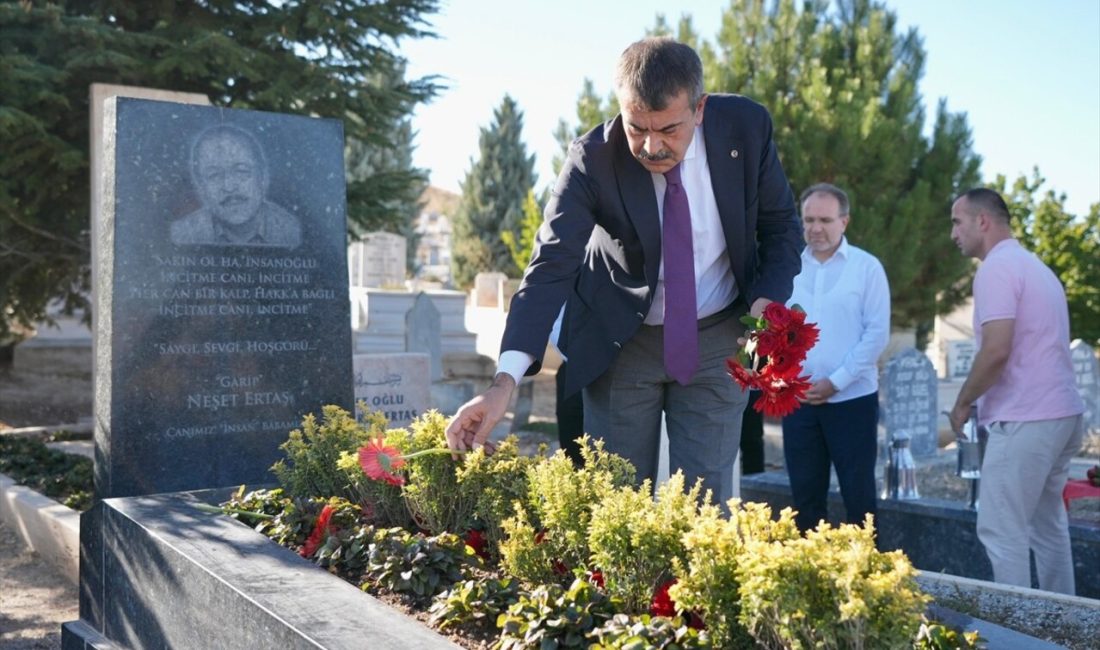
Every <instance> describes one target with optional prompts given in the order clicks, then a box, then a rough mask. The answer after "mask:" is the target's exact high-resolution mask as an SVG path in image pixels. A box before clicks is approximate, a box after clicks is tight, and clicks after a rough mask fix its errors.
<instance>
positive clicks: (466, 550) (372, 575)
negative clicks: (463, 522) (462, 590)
mask: <svg viewBox="0 0 1100 650" xmlns="http://www.w3.org/2000/svg"><path fill="white" fill-rule="evenodd" d="M477 564H478V560H477V556H476V555H474V552H473V550H471V549H470V547H468V546H466V543H465V542H464V541H462V539H461V538H459V537H458V536H457V535H453V534H451V533H444V534H442V535H437V536H435V537H424V536H422V535H413V534H410V533H409V532H408V531H405V530H402V529H400V528H391V529H389V530H385V531H379V532H378V534H377V536H376V537H375V541H374V542H373V543H371V545H370V547H369V549H368V551H367V568H366V573H365V574H364V577H365V578H367V582H365V583H364V584H363V585H362V587H363V588H364V589H367V588H370V587H382V588H385V589H388V590H389V591H392V592H395V593H399V594H404V595H405V596H408V597H409V598H411V599H412V600H413V601H414V602H417V603H427V602H428V601H430V600H431V598H432V597H433V596H435V595H436V594H438V593H440V592H442V591H445V590H447V589H450V588H451V586H452V585H453V584H454V583H456V582H460V581H462V580H465V579H466V578H467V576H466V575H465V573H464V569H466V568H467V567H471V566H476V565H477Z"/></svg>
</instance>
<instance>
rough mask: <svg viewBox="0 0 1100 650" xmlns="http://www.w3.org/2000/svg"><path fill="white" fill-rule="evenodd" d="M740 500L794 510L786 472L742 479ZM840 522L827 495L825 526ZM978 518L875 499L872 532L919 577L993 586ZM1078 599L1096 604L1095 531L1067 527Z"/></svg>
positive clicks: (1099, 589)
mask: <svg viewBox="0 0 1100 650" xmlns="http://www.w3.org/2000/svg"><path fill="white" fill-rule="evenodd" d="M741 498H742V499H743V500H745V501H756V502H760V503H767V504H768V505H770V506H771V507H772V510H773V511H778V510H781V509H783V508H787V507H793V504H792V502H791V488H790V483H789V481H788V479H787V473H786V472H765V473H763V474H753V475H751V476H744V477H742V478H741ZM843 520H844V503H843V501H842V500H841V498H840V492H838V491H837V490H835V489H831V490H829V521H830V523H832V524H833V525H837V524H838V523H840V522H842V521H843ZM976 520H977V512H976V511H974V510H970V509H969V508H967V507H966V504H964V503H958V502H954V501H945V500H943V499H916V500H912V501H898V500H890V499H879V501H878V514H877V515H876V517H875V529H876V533H877V538H878V546H879V548H881V549H887V550H891V549H899V550H901V551H904V552H905V555H906V556H907V557H908V558H909V560H910V561H911V562H912V563H913V566H915V567H917V568H918V569H921V570H922V571H930V572H934V573H948V574H951V575H954V576H962V577H964V578H975V579H977V580H992V579H993V569H992V567H991V566H990V564H989V558H988V556H986V554H985V549H984V548H983V547H982V544H981V542H980V541H978V536H977V533H976V530H975V522H976ZM1069 534H1070V540H1071V544H1072V547H1073V564H1074V573H1075V580H1076V583H1077V595H1078V596H1084V597H1086V598H1100V525H1095V524H1094V525H1090V524H1088V523H1087V522H1082V523H1077V522H1070V526H1069Z"/></svg>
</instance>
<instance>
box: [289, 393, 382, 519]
mask: <svg viewBox="0 0 1100 650" xmlns="http://www.w3.org/2000/svg"><path fill="white" fill-rule="evenodd" d="M321 413H322V422H321V424H318V423H317V419H316V417H314V415H313V414H312V413H310V414H308V415H306V416H305V417H304V418H303V419H302V427H301V428H300V429H295V430H294V431H291V432H290V437H289V438H288V439H287V441H286V442H284V443H283V444H282V445H280V446H279V449H282V450H283V451H284V452H285V453H286V458H285V459H282V460H279V461H278V462H276V463H275V465H273V466H272V468H271V470H272V471H273V472H274V473H275V477H276V478H278V479H279V483H280V485H282V487H283V489H284V490H286V492H287V494H288V495H289V496H291V497H298V498H309V497H316V498H322V499H327V498H328V497H334V496H335V497H342V498H344V499H347V500H349V501H358V499H359V498H360V497H361V495H360V494H358V493H356V491H355V490H353V489H352V486H351V480H350V478H349V473H348V470H347V469H346V468H342V467H340V466H338V465H337V461H339V460H340V455H341V454H342V453H355V452H356V451H357V450H358V449H359V447H362V446H363V445H365V444H366V443H367V442H368V441H369V440H371V439H372V438H376V437H378V436H380V435H382V434H383V432H384V431H385V425H386V420H385V418H384V417H383V416H381V414H371V415H368V419H367V425H366V426H364V425H363V424H360V423H359V422H356V420H355V418H354V417H353V416H352V415H351V414H350V413H348V412H347V411H345V410H344V409H342V408H340V407H339V406H332V405H329V406H325V407H323V408H322V409H321Z"/></svg>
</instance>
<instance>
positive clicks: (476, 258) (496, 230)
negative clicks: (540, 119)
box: [451, 95, 535, 287]
mask: <svg viewBox="0 0 1100 650" xmlns="http://www.w3.org/2000/svg"><path fill="white" fill-rule="evenodd" d="M478 143H479V148H480V151H479V158H478V159H477V160H476V161H473V162H472V163H471V165H470V170H469V171H468V172H466V178H465V179H463V181H462V201H461V203H459V206H458V211H457V214H456V215H455V219H454V224H453V228H454V231H453V233H452V238H451V242H452V250H451V275H452V277H453V279H454V283H455V285H456V286H459V287H468V286H470V284H471V283H472V282H473V280H474V276H475V275H477V274H478V273H480V272H482V271H500V272H503V273H513V274H514V272H515V267H516V263H515V261H514V260H513V258H512V252H511V251H510V250H509V248H508V245H507V244H505V243H504V240H503V239H502V237H501V233H504V232H510V233H512V236H513V237H514V238H515V239H516V240H521V235H520V224H521V222H522V221H523V204H524V200H525V199H526V197H527V194H528V193H529V192H530V191H531V188H532V187H534V185H535V156H534V155H530V156H528V155H527V146H526V145H525V144H524V143H523V112H522V111H520V110H519V106H518V105H517V104H516V102H515V100H514V99H512V98H511V97H509V96H508V95H505V96H504V100H503V101H501V104H500V107H499V108H497V109H496V110H495V111H493V122H492V123H491V124H490V125H489V126H488V127H487V128H482V129H481V137H480V138H479V140H478ZM524 266H526V263H524Z"/></svg>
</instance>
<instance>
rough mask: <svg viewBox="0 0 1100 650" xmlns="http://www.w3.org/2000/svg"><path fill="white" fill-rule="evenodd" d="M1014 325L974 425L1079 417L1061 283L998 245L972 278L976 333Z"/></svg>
mask: <svg viewBox="0 0 1100 650" xmlns="http://www.w3.org/2000/svg"><path fill="white" fill-rule="evenodd" d="M1005 319H1013V320H1015V321H1016V323H1015V329H1014V333H1013V337H1012V352H1011V353H1010V354H1009V357H1008V363H1007V364H1005V368H1004V372H1002V373H1001V377H1000V379H998V380H997V383H995V384H993V386H991V387H990V388H989V390H988V391H986V393H985V395H982V396H981V397H980V398H979V399H978V420H979V421H980V423H981V424H988V423H989V422H997V421H1007V422H1031V421H1035V420H1052V419H1055V418H1063V417H1069V416H1071V415H1078V414H1080V413H1083V412H1084V411H1085V405H1084V403H1083V402H1082V401H1081V397H1080V396H1079V395H1078V394H1077V387H1076V383H1075V380H1074V376H1073V363H1072V361H1071V360H1070V352H1069V311H1068V308H1067V307H1066V294H1065V291H1064V290H1063V289H1062V283H1061V282H1059V281H1058V278H1057V277H1056V276H1055V275H1054V273H1053V272H1052V271H1051V270H1050V269H1049V268H1047V266H1046V265H1045V264H1043V263H1042V262H1041V261H1040V260H1039V258H1038V257H1036V256H1035V255H1034V254H1033V253H1031V252H1030V251H1028V250H1026V249H1024V247H1022V246H1020V243H1019V242H1018V241H1016V240H1015V239H1006V240H1004V241H1001V242H999V243H998V244H997V245H996V246H994V247H993V249H992V250H990V251H989V254H988V255H986V257H985V260H984V261H983V262H982V264H981V266H979V267H978V272H977V274H976V275H975V276H974V332H975V334H976V336H977V339H978V346H979V347H981V343H982V329H981V326H982V325H983V324H985V323H988V322H990V321H995V320H1005Z"/></svg>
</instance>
